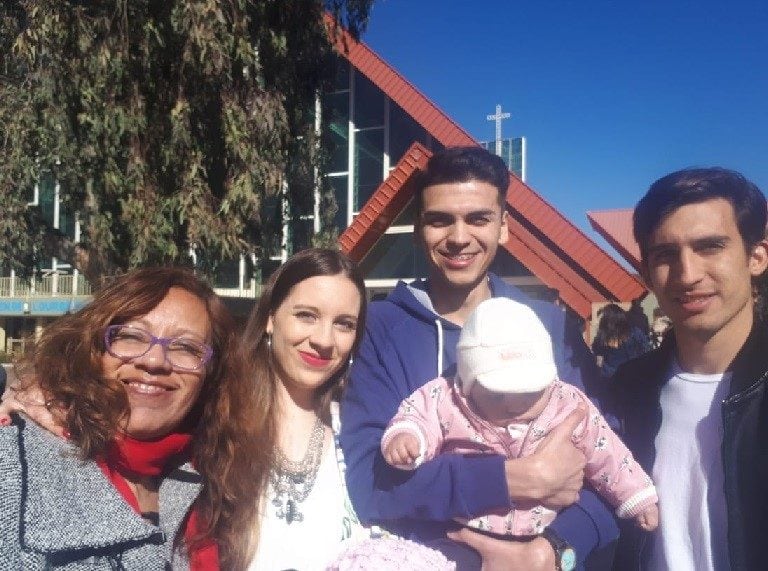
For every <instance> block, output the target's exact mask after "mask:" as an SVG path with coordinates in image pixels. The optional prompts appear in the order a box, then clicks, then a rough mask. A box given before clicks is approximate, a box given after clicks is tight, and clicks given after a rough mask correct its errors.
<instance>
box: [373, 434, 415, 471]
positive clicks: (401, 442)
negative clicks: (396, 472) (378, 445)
mask: <svg viewBox="0 0 768 571" xmlns="http://www.w3.org/2000/svg"><path fill="white" fill-rule="evenodd" d="M382 453H383V454H384V460H386V461H387V464H389V465H390V466H393V467H395V468H404V469H409V468H414V464H415V463H416V459H417V458H418V457H419V439H418V438H416V436H414V435H413V434H412V433H410V432H401V433H399V434H396V435H395V436H393V437H392V439H391V440H390V441H389V442H387V443H386V444H385V445H384V448H383V450H382Z"/></svg>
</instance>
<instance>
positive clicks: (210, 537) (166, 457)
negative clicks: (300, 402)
mask: <svg viewBox="0 0 768 571" xmlns="http://www.w3.org/2000/svg"><path fill="white" fill-rule="evenodd" d="M240 363H241V361H240V359H239V358H238V356H237V354H236V340H235V333H234V328H233V323H232V320H231V318H230V316H229V314H228V312H227V311H226V309H225V308H224V307H223V305H222V303H221V302H220V301H219V299H218V298H217V297H216V295H215V294H214V292H213V291H212V290H211V288H210V287H208V286H207V285H205V284H204V283H203V282H201V281H200V280H199V279H198V278H196V277H195V276H194V275H193V274H192V273H191V272H190V271H187V270H182V269H176V268H154V269H142V270H136V271H133V272H130V273H128V274H126V275H124V276H121V277H119V278H117V279H116V280H115V281H114V282H112V283H111V284H110V285H108V286H107V287H105V288H103V289H102V290H101V291H100V292H99V293H98V294H97V295H96V297H95V298H94V300H93V301H92V302H91V303H90V304H89V305H88V306H86V307H85V308H83V309H82V310H80V311H78V312H77V313H75V314H72V315H67V316H64V317H62V318H61V319H59V320H57V321H56V322H55V323H53V324H52V325H50V326H49V327H48V328H46V330H45V331H44V333H43V334H42V337H41V338H40V339H39V340H38V341H37V342H36V343H35V346H34V348H33V350H32V351H31V353H30V354H29V355H28V357H27V358H26V360H25V361H24V362H23V363H21V364H20V367H19V373H20V375H19V376H20V378H21V379H23V381H22V386H21V387H20V389H19V390H21V391H24V390H25V388H30V387H32V388H33V390H39V391H41V392H42V394H43V395H44V398H45V399H46V407H47V408H49V409H51V410H54V411H58V414H59V415H60V416H59V422H60V424H61V426H63V427H65V428H66V430H67V432H68V438H67V439H66V440H65V439H60V438H56V437H55V436H53V435H51V434H49V433H47V432H45V431H44V430H43V429H41V428H40V427H38V426H37V425H36V424H34V423H33V422H27V421H25V419H24V418H23V417H16V421H17V422H15V423H14V426H11V427H8V428H4V429H2V430H0V510H1V511H2V513H3V517H2V518H0V543H1V544H2V549H0V567H1V568H3V569H21V568H23V569H48V568H51V567H56V568H62V569H67V568H78V569H80V568H83V566H88V568H89V569H91V568H93V569H164V568H169V567H170V568H173V569H183V568H191V569H193V570H194V569H217V568H219V565H220V566H221V567H222V568H226V569H231V568H242V567H243V566H244V565H245V564H246V562H247V560H248V559H249V557H250V552H251V551H252V550H251V548H250V547H249V543H248V539H247V532H244V531H243V530H247V529H249V527H250V524H251V522H252V521H254V519H255V518H256V517H257V515H256V506H255V505H254V503H253V500H252V498H253V497H254V494H255V493H258V491H259V488H258V487H256V483H255V482H254V479H253V477H252V476H253V474H254V473H259V472H262V471H263V470H264V469H265V466H266V465H267V464H266V460H267V458H266V456H265V455H264V454H263V453H261V452H260V451H259V450H258V449H257V446H258V444H259V443H258V442H256V441H255V440H254V439H253V438H252V435H253V434H254V433H255V431H256V426H255V425H256V424H257V423H258V422H260V419H259V418H258V412H257V411H254V410H251V409H250V406H249V405H250V404H251V403H252V398H253V393H252V386H251V385H250V384H249V383H245V382H243V373H242V370H241V368H240ZM22 402H23V401H22Z"/></svg>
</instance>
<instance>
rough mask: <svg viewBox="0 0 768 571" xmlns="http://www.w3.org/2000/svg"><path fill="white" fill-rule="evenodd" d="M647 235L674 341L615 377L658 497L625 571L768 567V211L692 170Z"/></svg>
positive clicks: (651, 281) (650, 273)
mask: <svg viewBox="0 0 768 571" xmlns="http://www.w3.org/2000/svg"><path fill="white" fill-rule="evenodd" d="M633 225H634V234H635V239H636V241H637V243H638V244H639V246H640V253H641V260H642V271H643V277H644V279H645V283H646V284H648V286H649V287H650V289H651V290H652V291H653V293H654V294H655V295H656V298H657V300H658V302H659V305H660V306H661V308H662V309H663V310H664V312H665V313H666V314H667V315H668V316H669V318H670V320H671V321H672V324H673V329H672V330H671V331H670V332H669V333H668V334H667V335H666V336H665V338H664V341H663V343H662V344H661V347H659V348H658V349H656V350H654V351H651V352H650V353H646V354H645V355H643V356H642V357H639V358H638V359H635V360H633V361H629V362H628V363H625V364H624V365H622V366H621V367H619V370H618V371H617V372H616V375H615V376H614V380H613V383H612V384H611V387H610V388H611V390H612V392H613V394H612V397H613V398H612V399H611V400H610V401H609V402H611V408H612V409H613V412H614V414H616V416H617V417H618V419H619V420H620V421H621V423H622V428H623V437H624V441H625V442H626V443H627V446H629V448H630V450H632V452H633V453H634V455H635V458H637V460H638V462H640V464H641V465H642V466H643V468H644V469H645V470H647V471H648V472H650V473H651V476H652V477H653V480H654V482H655V484H656V489H657V490H658V494H659V507H660V510H661V518H660V519H661V525H660V526H659V528H658V529H657V530H656V531H655V532H653V533H645V532H641V531H639V530H637V529H632V528H626V529H623V530H622V535H621V543H620V546H619V549H618V551H617V558H616V567H615V568H616V569H617V570H625V569H647V570H652V571H656V570H666V569H672V570H674V571H694V570H695V571H720V570H723V569H729V570H731V571H748V570H749V571H752V570H755V569H765V568H766V563H765V530H766V529H768V502H766V496H767V494H768V461H766V439H767V438H768V351H767V350H766V348H768V326H767V324H766V323H765V321H762V315H761V314H759V313H756V311H755V309H756V307H755V297H756V295H755V294H756V290H755V286H756V282H758V281H759V280H761V279H763V278H764V276H765V272H766V268H767V267H768V241H766V239H765V226H766V199H765V196H764V195H763V193H762V192H761V191H760V189H758V188H757V187H756V186H755V185H754V184H753V183H751V182H749V181H748V180H747V179H745V178H744V177H743V176H742V175H741V174H739V173H737V172H734V171H730V170H726V169H722V168H704V169H686V170H682V171H677V172H674V173H672V174H669V175H667V176H665V177H662V178H661V179H659V180H657V181H656V182H654V183H653V184H652V185H651V187H650V189H649V190H648V192H647V193H646V194H645V196H643V198H642V199H641V200H640V202H639V203H638V204H637V207H636V208H635V213H634V220H633Z"/></svg>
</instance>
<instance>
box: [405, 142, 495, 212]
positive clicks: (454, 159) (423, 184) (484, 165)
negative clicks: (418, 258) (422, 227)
mask: <svg viewBox="0 0 768 571" xmlns="http://www.w3.org/2000/svg"><path fill="white" fill-rule="evenodd" d="M470 180H476V181H480V182H487V183H488V184H490V185H492V186H493V187H494V188H496V190H498V191H499V206H501V207H502V209H504V203H505V201H506V198H507V187H508V186H509V170H508V169H507V165H506V164H504V161H503V160H502V159H501V157H497V156H496V155H494V154H492V153H489V152H488V151H486V150H485V149H483V148H482V147H448V148H446V149H443V150H441V151H437V152H436V153H435V154H434V155H432V157H431V158H430V159H429V161H428V162H427V167H426V168H425V169H424V170H422V171H420V172H419V173H418V174H417V176H416V179H415V183H414V184H415V200H416V212H418V213H421V210H422V207H423V196H424V189H425V188H427V187H428V186H435V185H437V184H447V183H454V182H469V181H470Z"/></svg>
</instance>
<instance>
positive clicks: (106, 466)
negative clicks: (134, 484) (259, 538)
mask: <svg viewBox="0 0 768 571" xmlns="http://www.w3.org/2000/svg"><path fill="white" fill-rule="evenodd" d="M191 440H192V435H191V434H187V433H171V434H168V435H167V436H163V437H162V438H158V439H155V440H136V439H135V438H131V437H130V436H127V435H124V436H122V437H121V438H118V439H115V440H114V441H113V442H112V445H111V446H110V448H109V450H108V451H107V458H106V460H99V461H98V464H99V468H101V471H102V472H104V474H105V475H106V476H107V478H108V479H109V481H110V482H112V485H113V486H115V488H117V491H118V492H120V495H121V496H123V498H124V499H125V501H126V502H128V505H129V506H131V507H132V508H133V509H134V510H135V511H136V513H138V514H140V513H141V510H140V509H139V502H138V501H137V500H136V496H134V495H133V492H132V491H131V488H130V486H129V485H128V481H127V480H126V479H125V476H143V477H147V476H160V475H161V474H162V473H163V472H164V471H165V470H166V467H167V465H168V462H169V461H170V460H171V459H173V458H174V457H178V456H179V455H181V454H184V453H185V452H186V451H187V450H188V449H189V444H190V442H191ZM199 528H200V516H199V514H198V513H197V510H196V509H193V510H192V511H191V512H190V514H189V517H188V518H187V521H186V524H185V526H184V538H185V539H186V540H187V544H188V545H191V542H192V539H193V538H194V537H196V536H197V535H198V533H197V530H198V529H199ZM189 568H190V570H191V571H218V570H219V549H218V546H217V545H216V542H214V541H212V540H207V541H204V542H203V543H202V544H200V545H198V546H197V547H195V548H194V549H190V552H189Z"/></svg>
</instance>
